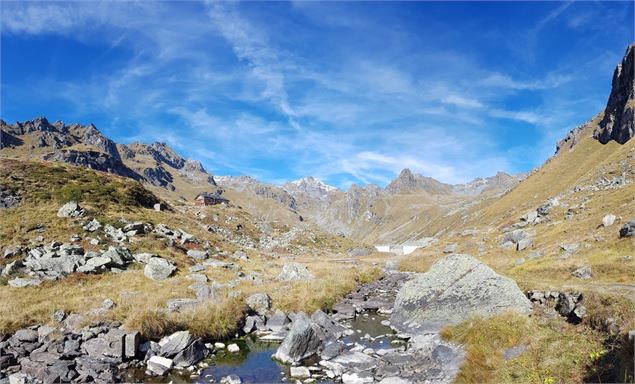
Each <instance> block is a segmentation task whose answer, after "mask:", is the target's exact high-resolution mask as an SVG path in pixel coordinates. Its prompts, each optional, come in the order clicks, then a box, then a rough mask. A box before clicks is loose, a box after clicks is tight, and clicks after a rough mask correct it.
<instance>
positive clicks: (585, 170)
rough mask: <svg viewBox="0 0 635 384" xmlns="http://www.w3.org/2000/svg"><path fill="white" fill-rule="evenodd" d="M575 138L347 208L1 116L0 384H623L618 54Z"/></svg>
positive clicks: (624, 147) (633, 87)
mask: <svg viewBox="0 0 635 384" xmlns="http://www.w3.org/2000/svg"><path fill="white" fill-rule="evenodd" d="M226 33H228V32H226ZM235 50H236V51H238V52H242V50H241V49H239V48H235ZM244 50H245V51H248V52H251V51H252V49H251V48H250V49H247V48H244ZM256 51H258V50H256ZM263 51H266V50H263ZM258 52H260V51H258ZM263 55H264V54H263ZM265 56H266V55H265ZM266 57H267V58H268V57H269V56H266ZM262 60H264V59H262ZM256 61H257V60H256ZM252 66H254V67H257V65H256V64H252ZM258 74H260V72H258ZM270 77H273V78H275V76H270ZM267 78H268V79H269V77H267ZM271 82H273V80H272V81H271ZM268 84H269V83H268ZM269 85H270V84H269ZM534 88H539V87H538V86H534ZM534 90H535V89H532V91H534ZM269 91H270V90H269ZM276 100H277V99H276ZM454 101H455V102H456V99H455V100H454ZM280 103H281V105H282V107H280V108H282V109H284V108H288V106H286V107H285V104H284V102H280ZM462 103H463V104H466V105H467V104H469V103H468V102H467V101H465V100H462ZM471 106H472V107H475V108H480V107H481V106H480V105H475V104H474V103H473V104H472V105H471ZM594 114H595V115H594ZM290 116H291V117H293V118H295V117H296V116H295V115H294V114H290ZM51 118H54V117H53V116H51ZM579 120H580V121H581V122H582V121H586V122H584V123H582V124H580V125H579V126H578V127H576V128H574V129H573V130H571V131H570V132H569V133H568V135H567V136H566V137H565V138H564V139H562V140H561V141H559V142H558V143H554V144H556V145H555V153H554V154H553V156H551V157H550V158H549V159H548V160H547V161H546V162H545V163H544V164H542V165H541V166H539V167H537V168H535V169H533V170H531V171H529V172H524V173H517V174H508V173H505V172H498V173H496V174H494V175H491V176H487V175H482V177H479V178H476V179H474V180H472V181H470V182H467V183H457V184H451V183H444V182H441V181H438V180H436V179H434V178H432V177H429V176H426V175H422V174H419V173H417V172H413V171H412V170H411V169H410V168H409V167H407V166H406V165H404V166H403V169H402V170H401V171H400V172H399V173H398V174H397V175H396V176H395V177H394V178H393V179H392V180H391V181H390V182H387V183H386V184H385V186H380V185H376V184H373V183H370V182H369V183H365V184H363V185H361V184H360V185H358V184H355V183H351V184H350V186H349V187H347V188H346V189H345V190H344V189H342V188H338V187H335V186H331V185H328V184H327V183H325V182H323V181H322V180H320V179H318V178H316V177H313V176H309V175H307V176H306V177H303V178H300V179H297V180H293V181H286V182H281V183H277V184H276V183H270V182H265V181H262V180H259V179H258V178H255V177H252V176H250V175H247V174H239V175H216V174H213V173H214V172H212V171H211V170H210V169H206V167H204V166H203V162H201V161H199V160H197V159H194V158H185V157H183V156H182V155H181V154H180V153H179V151H177V150H175V149H173V148H172V147H171V146H170V145H168V144H166V143H165V142H162V141H156V142H154V143H149V144H148V143H142V142H138V141H130V142H126V143H117V142H115V141H113V140H111V139H110V138H109V137H107V136H106V135H105V134H104V133H102V132H101V131H100V130H99V127H97V126H95V125H93V124H87V125H82V124H79V123H75V122H62V121H53V122H51V121H52V120H51V121H49V120H48V118H47V117H36V118H34V119H32V120H27V121H21V122H15V123H10V122H6V121H4V120H0V384H4V383H9V384H31V383H84V382H96V383H111V382H157V383H186V382H194V383H216V382H217V383H223V384H240V383H272V382H296V383H306V384H309V383H339V382H342V383H344V384H358V383H381V384H402V383H503V382H504V383H541V384H555V383H574V382H630V383H632V382H634V380H635V366H634V365H633V362H634V361H635V357H634V351H633V348H634V346H635V204H634V203H635V139H633V136H635V45H634V44H631V45H629V46H628V47H627V49H626V52H625V55H624V57H623V59H622V61H621V62H620V63H618V64H617V66H616V68H615V71H614V75H613V81H612V87H611V92H610V94H609V95H608V101H607V103H606V106H605V108H603V110H602V111H597V110H595V111H589V114H588V116H586V115H585V116H579ZM290 121H292V122H293V123H294V124H295V125H299V124H298V123H297V122H296V121H295V120H293V119H290ZM294 124H290V125H292V126H293V125H294ZM157 139H158V140H160V138H159V137H158V138H157ZM189 144H190V143H185V144H184V145H186V146H187V145H189ZM174 148H178V147H174ZM518 156H521V155H520V154H519V155H518ZM288 161H289V162H291V161H292V160H291V159H288ZM294 161H295V160H294ZM205 164H207V163H205ZM412 168H413V169H414V167H412ZM338 185H339V184H338ZM347 185H348V184H347Z"/></svg>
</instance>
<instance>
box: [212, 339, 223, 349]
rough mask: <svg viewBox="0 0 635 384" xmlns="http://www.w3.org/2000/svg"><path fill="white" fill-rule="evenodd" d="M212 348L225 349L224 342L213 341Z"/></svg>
mask: <svg viewBox="0 0 635 384" xmlns="http://www.w3.org/2000/svg"><path fill="white" fill-rule="evenodd" d="M214 349H225V343H221V342H218V341H217V342H215V343H214Z"/></svg>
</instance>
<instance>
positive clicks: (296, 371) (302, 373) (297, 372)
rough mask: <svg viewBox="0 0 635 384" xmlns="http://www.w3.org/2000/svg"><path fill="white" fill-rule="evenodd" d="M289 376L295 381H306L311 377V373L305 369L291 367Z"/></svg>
mask: <svg viewBox="0 0 635 384" xmlns="http://www.w3.org/2000/svg"><path fill="white" fill-rule="evenodd" d="M290 374H291V377H292V378H295V379H308V378H309V377H311V371H309V368H307V367H291V368H290Z"/></svg>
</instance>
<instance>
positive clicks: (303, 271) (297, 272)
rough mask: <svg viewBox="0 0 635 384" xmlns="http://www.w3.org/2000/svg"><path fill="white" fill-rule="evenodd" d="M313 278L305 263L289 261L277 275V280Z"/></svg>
mask: <svg viewBox="0 0 635 384" xmlns="http://www.w3.org/2000/svg"><path fill="white" fill-rule="evenodd" d="M310 279H313V275H311V273H309V270H308V269H307V267H306V265H304V264H299V263H291V264H287V265H285V266H284V267H282V271H281V272H280V274H279V275H278V280H281V281H292V280H310Z"/></svg>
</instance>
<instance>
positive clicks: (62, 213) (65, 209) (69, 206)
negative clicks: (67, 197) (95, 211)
mask: <svg viewBox="0 0 635 384" xmlns="http://www.w3.org/2000/svg"><path fill="white" fill-rule="evenodd" d="M83 214H84V210H83V209H82V208H81V207H80V206H79V204H77V202H76V201H69V202H68V203H66V204H64V205H62V207H61V208H60V209H59V210H58V211H57V217H79V216H81V215H83Z"/></svg>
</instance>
